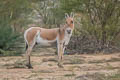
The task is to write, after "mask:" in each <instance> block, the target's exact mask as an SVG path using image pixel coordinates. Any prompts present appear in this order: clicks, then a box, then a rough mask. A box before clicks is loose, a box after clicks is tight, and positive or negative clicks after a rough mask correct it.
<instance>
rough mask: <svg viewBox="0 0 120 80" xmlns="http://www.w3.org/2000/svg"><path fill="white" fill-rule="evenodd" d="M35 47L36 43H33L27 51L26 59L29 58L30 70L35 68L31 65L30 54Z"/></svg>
mask: <svg viewBox="0 0 120 80" xmlns="http://www.w3.org/2000/svg"><path fill="white" fill-rule="evenodd" d="M34 45H35V42H33V43H32V44H31V45H28V48H27V50H26V57H27V64H26V66H27V67H28V68H29V69H30V68H33V67H32V65H31V58H30V54H31V52H32V49H33V47H34Z"/></svg>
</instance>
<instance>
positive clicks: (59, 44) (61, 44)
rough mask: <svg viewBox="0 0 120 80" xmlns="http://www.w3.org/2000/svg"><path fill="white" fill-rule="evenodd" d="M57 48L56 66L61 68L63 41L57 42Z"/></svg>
mask: <svg viewBox="0 0 120 80" xmlns="http://www.w3.org/2000/svg"><path fill="white" fill-rule="evenodd" d="M57 46H58V47H57V48H58V66H59V67H62V68H63V63H62V59H63V53H64V48H63V43H62V42H61V43H58V44H57Z"/></svg>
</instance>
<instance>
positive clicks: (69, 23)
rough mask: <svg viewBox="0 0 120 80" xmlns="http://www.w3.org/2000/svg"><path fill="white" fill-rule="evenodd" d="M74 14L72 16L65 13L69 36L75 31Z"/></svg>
mask: <svg viewBox="0 0 120 80" xmlns="http://www.w3.org/2000/svg"><path fill="white" fill-rule="evenodd" d="M73 18H74V14H73V13H71V14H70V15H68V14H67V13H65V19H66V24H65V25H66V26H65V27H66V32H67V33H68V34H71V33H72V31H73V29H74V19H73Z"/></svg>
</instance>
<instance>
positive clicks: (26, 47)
mask: <svg viewBox="0 0 120 80" xmlns="http://www.w3.org/2000/svg"><path fill="white" fill-rule="evenodd" d="M27 49H28V44H27V43H26V42H25V50H27Z"/></svg>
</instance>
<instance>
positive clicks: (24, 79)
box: [0, 52, 120, 80]
mask: <svg viewBox="0 0 120 80" xmlns="http://www.w3.org/2000/svg"><path fill="white" fill-rule="evenodd" d="M33 53H35V54H33V56H32V57H31V59H32V61H31V62H32V65H33V69H27V68H26V66H25V64H26V60H25V58H24V57H20V56H12V57H0V80H120V67H119V65H120V61H119V60H120V59H119V58H120V56H118V55H119V53H118V54H110V55H104V54H102V55H65V56H64V61H63V63H64V68H59V67H58V66H57V57H56V56H55V55H54V53H50V55H48V54H47V56H46V54H44V53H47V52H44V53H43V54H39V53H40V52H39V53H38V52H33ZM37 54H38V55H39V56H37Z"/></svg>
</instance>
